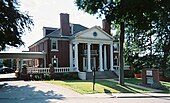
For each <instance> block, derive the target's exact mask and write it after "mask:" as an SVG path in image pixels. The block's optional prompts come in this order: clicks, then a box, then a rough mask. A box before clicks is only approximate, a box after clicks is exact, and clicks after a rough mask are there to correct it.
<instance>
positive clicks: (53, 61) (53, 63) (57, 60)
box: [52, 58, 58, 67]
mask: <svg viewBox="0 0 170 103" xmlns="http://www.w3.org/2000/svg"><path fill="white" fill-rule="evenodd" d="M54 59H56V60H57V67H58V58H52V65H53V64H54Z"/></svg>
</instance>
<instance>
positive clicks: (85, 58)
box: [83, 57, 96, 72]
mask: <svg viewBox="0 0 170 103" xmlns="http://www.w3.org/2000/svg"><path fill="white" fill-rule="evenodd" d="M90 61H91V63H90V64H92V62H93V64H94V65H93V66H94V68H96V57H91V59H90ZM91 67H92V65H91ZM87 68H88V58H87V57H83V71H87V72H92V70H91V68H90V70H88V69H87Z"/></svg>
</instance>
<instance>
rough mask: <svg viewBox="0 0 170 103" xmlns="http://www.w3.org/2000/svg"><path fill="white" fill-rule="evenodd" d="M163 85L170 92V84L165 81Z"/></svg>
mask: <svg viewBox="0 0 170 103" xmlns="http://www.w3.org/2000/svg"><path fill="white" fill-rule="evenodd" d="M161 84H163V85H164V86H166V88H167V89H168V90H169V91H170V82H163V81H161Z"/></svg>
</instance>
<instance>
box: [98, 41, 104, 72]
mask: <svg viewBox="0 0 170 103" xmlns="http://www.w3.org/2000/svg"><path fill="white" fill-rule="evenodd" d="M102 45H103V44H101V43H100V44H99V60H100V61H99V65H100V68H99V71H104V70H103V57H102Z"/></svg>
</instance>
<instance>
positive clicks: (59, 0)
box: [8, 0, 102, 52]
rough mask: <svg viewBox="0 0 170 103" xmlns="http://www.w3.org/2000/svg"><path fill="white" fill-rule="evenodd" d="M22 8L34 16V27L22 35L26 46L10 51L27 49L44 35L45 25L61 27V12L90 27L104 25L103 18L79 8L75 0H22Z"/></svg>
mask: <svg viewBox="0 0 170 103" xmlns="http://www.w3.org/2000/svg"><path fill="white" fill-rule="evenodd" d="M20 5H21V6H20V10H21V11H22V12H24V11H27V12H28V14H29V15H30V16H32V19H33V22H34V27H33V28H32V31H31V32H26V33H25V34H24V35H23V36H22V40H23V41H24V42H25V46H21V47H20V48H14V47H12V48H10V49H9V50H8V51H11V52H14V51H17V52H18V51H20V52H21V51H27V50H28V46H30V45H31V44H33V43H35V42H36V41H38V40H40V39H41V38H42V37H43V31H42V28H43V27H55V28H59V27H60V13H68V14H69V15H70V23H75V24H81V25H83V26H86V27H88V28H90V27H93V26H95V25H97V26H102V19H101V18H98V19H97V16H94V15H90V14H88V13H85V12H84V11H82V10H78V7H77V6H76V5H75V4H74V0H20Z"/></svg>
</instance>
